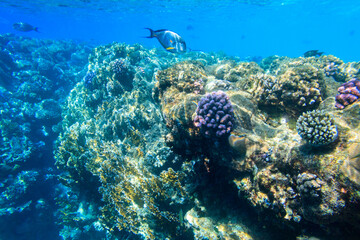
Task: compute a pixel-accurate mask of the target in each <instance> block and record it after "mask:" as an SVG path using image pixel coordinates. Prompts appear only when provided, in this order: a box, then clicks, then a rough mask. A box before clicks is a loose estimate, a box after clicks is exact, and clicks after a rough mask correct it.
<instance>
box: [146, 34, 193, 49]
mask: <svg viewBox="0 0 360 240" xmlns="http://www.w3.org/2000/svg"><path fill="white" fill-rule="evenodd" d="M146 29H149V30H150V36H149V37H147V38H154V37H155V38H157V40H158V41H159V42H160V44H161V45H162V46H163V47H164V48H165V49H166V51H169V52H172V53H183V52H186V43H185V41H184V39H182V37H180V36H179V35H178V34H177V33H174V32H172V31H169V30H167V29H161V30H156V31H154V30H152V29H150V28H146Z"/></svg>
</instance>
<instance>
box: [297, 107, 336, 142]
mask: <svg viewBox="0 0 360 240" xmlns="http://www.w3.org/2000/svg"><path fill="white" fill-rule="evenodd" d="M296 130H297V131H298V133H299V135H300V136H301V138H302V139H304V140H306V141H307V142H308V143H309V144H311V145H313V146H324V145H327V144H329V143H332V142H334V141H335V140H336V139H337V136H338V131H337V127H336V125H335V124H334V120H333V118H332V117H331V116H330V115H329V114H328V113H326V112H324V111H319V110H313V111H309V112H306V113H303V114H302V115H301V116H300V117H299V118H298V120H297V122H296Z"/></svg>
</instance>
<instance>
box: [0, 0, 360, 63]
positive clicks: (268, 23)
mask: <svg viewBox="0 0 360 240" xmlns="http://www.w3.org/2000/svg"><path fill="white" fill-rule="evenodd" d="M359 13H360V4H359V1H358V0H342V1H338V0H317V1H313V0H237V1H236V0H223V1H217V0H208V1H205V0H136V1H135V0H130V1H115V0H72V1H70V0H66V1H64V0H62V1H61V0H49V1H45V0H34V1H19V0H18V1H14V0H5V1H4V0H3V1H0V33H8V32H13V33H15V30H13V29H12V24H13V23H14V22H19V21H23V22H28V23H30V24H32V25H34V26H37V27H38V28H39V30H40V32H41V33H36V32H30V33H18V32H16V33H17V34H22V35H26V36H31V37H38V38H50V39H76V40H79V41H85V42H90V43H96V44H104V43H110V42H113V41H117V42H125V43H128V44H133V43H141V44H143V45H144V46H147V47H154V46H156V47H159V44H158V43H157V41H155V40H154V39H152V40H149V39H146V38H141V37H142V36H147V35H148V31H147V30H145V29H143V28H144V27H150V28H153V29H163V28H167V29H171V30H173V31H175V32H177V33H179V34H180V35H181V36H182V37H183V38H184V39H185V41H186V42H187V45H188V46H189V47H190V48H192V49H198V50H202V51H205V52H208V51H223V52H225V53H227V54H230V55H236V56H240V57H247V56H262V57H267V56H270V55H280V56H289V57H298V56H301V55H302V54H303V53H304V52H305V51H308V50H311V49H318V50H320V51H323V52H325V53H326V54H333V55H335V56H337V57H339V58H341V59H342V60H344V61H358V60H359V56H360V47H359V46H358V43H359V42H360V30H359V26H360V18H359V17H358V16H359Z"/></svg>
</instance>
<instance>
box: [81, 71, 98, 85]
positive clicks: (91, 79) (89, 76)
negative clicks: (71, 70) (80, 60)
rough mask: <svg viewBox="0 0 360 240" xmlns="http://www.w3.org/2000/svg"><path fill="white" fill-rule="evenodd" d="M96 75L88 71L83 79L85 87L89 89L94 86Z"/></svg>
mask: <svg viewBox="0 0 360 240" xmlns="http://www.w3.org/2000/svg"><path fill="white" fill-rule="evenodd" d="M95 77H96V73H95V72H94V71H88V72H87V73H86V75H85V77H84V83H85V87H86V88H89V89H91V88H92V87H93V84H94V79H95Z"/></svg>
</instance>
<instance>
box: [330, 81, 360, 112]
mask: <svg viewBox="0 0 360 240" xmlns="http://www.w3.org/2000/svg"><path fill="white" fill-rule="evenodd" d="M338 92H339V94H337V95H336V97H335V100H336V103H335V107H336V108H339V109H344V108H345V107H346V106H347V105H350V104H352V103H354V102H356V101H357V100H358V99H359V98H360V80H357V79H356V78H353V79H351V80H350V81H348V82H346V83H343V84H342V85H341V86H340V87H339V88H338Z"/></svg>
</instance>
